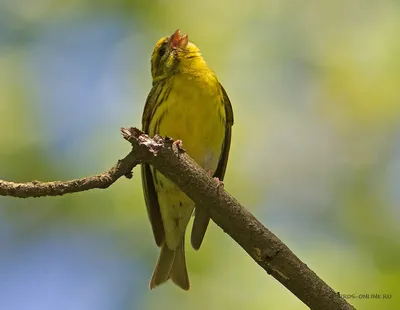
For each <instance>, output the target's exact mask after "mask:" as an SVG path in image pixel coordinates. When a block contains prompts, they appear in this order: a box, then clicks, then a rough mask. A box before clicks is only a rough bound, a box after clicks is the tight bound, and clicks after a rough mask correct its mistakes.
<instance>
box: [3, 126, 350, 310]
mask: <svg viewBox="0 0 400 310" xmlns="http://www.w3.org/2000/svg"><path fill="white" fill-rule="evenodd" d="M121 131H122V135H123V137H124V138H125V139H126V140H128V141H129V142H130V143H131V145H132V151H131V152H130V153H129V154H128V155H127V156H126V157H125V158H124V159H122V160H120V161H118V163H117V164H116V165H115V166H114V167H112V168H111V169H110V170H107V171H105V172H104V173H101V174H99V175H95V176H91V177H87V178H82V179H77V180H71V181H66V182H61V181H56V182H47V183H42V182H38V181H33V182H28V183H14V182H7V181H2V180H0V196H13V197H20V198H27V197H42V196H56V195H64V194H67V193H74V192H80V191H85V190H89V189H94V188H107V187H109V186H110V185H111V184H113V183H114V182H115V181H116V180H117V179H118V178H120V177H122V176H126V177H128V178H129V177H131V171H132V169H133V168H134V167H135V166H136V165H137V164H138V163H143V162H146V163H149V164H151V165H153V166H154V167H155V168H156V169H157V170H159V171H160V172H161V173H162V174H164V175H165V176H166V177H168V178H169V179H170V180H171V181H173V182H174V183H176V184H177V185H178V186H179V187H180V188H181V190H182V191H183V192H185V193H186V194H187V195H188V196H189V197H190V198H191V199H192V200H193V201H194V202H195V203H196V207H200V208H204V209H206V210H207V211H208V212H209V214H210V216H211V218H212V219H213V221H214V222H215V223H216V224H217V225H218V226H220V227H221V228H222V229H223V230H224V231H225V232H226V233H227V234H228V235H229V236H231V237H232V238H233V239H234V240H235V241H236V242H237V243H238V244H239V245H240V246H241V247H242V248H243V249H244V250H245V251H246V252H247V253H248V254H249V255H250V256H251V257H252V258H253V259H254V261H255V262H256V263H257V264H259V265H260V266H261V267H262V268H263V269H264V270H265V271H266V272H267V273H268V274H270V275H272V276H273V277H274V278H275V279H276V280H278V281H279V282H280V283H282V284H283V285H284V286H285V287H286V288H287V289H288V290H290V291H291V292H292V293H293V294H294V295H296V296H297V297H298V298H299V299H300V300H302V301H303V302H304V303H305V304H306V305H307V306H308V307H310V308H311V309H324V310H331V309H332V310H333V309H340V310H349V309H354V308H353V307H352V306H351V305H350V304H348V303H347V302H346V300H344V299H343V298H342V297H341V296H340V295H339V294H338V293H337V292H335V291H334V290H333V289H332V288H331V287H330V286H329V285H327V284H326V283H325V282H324V281H323V280H322V279H320V278H319V277H318V276H317V275H316V274H315V273H314V272H313V271H312V270H311V269H310V268H308V266H307V265H306V264H304V263H303V262H302V261H301V260H300V259H299V258H298V257H297V256H296V255H295V254H294V253H293V252H292V251H291V250H290V249H289V248H288V247H287V246H286V245H285V244H284V243H283V242H282V241H281V240H279V239H278V237H276V236H275V235H274V234H273V233H272V232H270V231H269V230H268V229H267V228H265V227H264V226H263V225H262V224H261V223H260V222H259V221H258V220H257V219H256V218H255V217H254V216H253V215H252V214H251V213H250V212H249V211H247V210H246V209H245V208H244V207H243V206H242V205H240V203H239V202H237V201H236V200H235V198H233V197H232V196H231V195H230V194H229V193H227V192H226V191H225V190H224V189H223V187H222V186H220V184H219V183H218V181H216V180H214V179H213V178H212V177H210V176H209V175H208V173H207V172H205V171H204V170H203V169H202V168H201V167H199V166H198V165H197V164H196V163H195V162H194V161H193V160H192V159H191V158H190V157H189V156H188V155H187V154H186V153H185V152H184V150H182V149H181V148H180V146H179V144H175V143H173V140H172V139H169V138H165V139H163V138H161V137H159V136H156V137H154V138H153V139H151V138H149V137H148V136H147V135H145V134H143V133H142V132H141V131H140V130H138V129H136V128H129V129H125V128H123V129H121Z"/></svg>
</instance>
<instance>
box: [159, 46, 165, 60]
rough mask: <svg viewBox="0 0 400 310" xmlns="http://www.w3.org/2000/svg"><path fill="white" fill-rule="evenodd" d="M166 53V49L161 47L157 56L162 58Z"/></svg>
mask: <svg viewBox="0 0 400 310" xmlns="http://www.w3.org/2000/svg"><path fill="white" fill-rule="evenodd" d="M166 51H167V47H166V46H161V47H160V49H159V50H158V56H160V57H163V56H164V55H165V52H166Z"/></svg>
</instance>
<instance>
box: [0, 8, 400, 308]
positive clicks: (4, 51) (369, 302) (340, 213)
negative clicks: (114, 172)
mask: <svg viewBox="0 0 400 310" xmlns="http://www.w3.org/2000/svg"><path fill="white" fill-rule="evenodd" d="M399 16H400V3H399V1H389V0H386V1H379V2H378V1H360V0H358V1H357V0H351V1H330V0H326V1H320V2H317V1H310V0H308V1H301V2H300V1H264V0H255V1H237V2H232V1H226V0H222V1H211V0H203V1H183V0H181V1H179V0H170V1H162V0H158V1H127V0H116V1H105V0H104V1H94V0H79V1H78V0H75V1H74V0H63V1H61V0H60V1H55V0H53V1H52V0H31V1H28V0H20V1H13V0H2V1H1V2H0V178H2V179H6V180H10V181H20V182H23V181H30V180H34V179H36V180H41V181H46V180H49V181H50V180H66V179H70V178H78V177H83V176H87V175H92V174H96V173H99V172H101V171H103V170H106V169H108V168H110V167H111V166H112V165H114V163H115V162H116V161H117V159H119V158H122V157H124V156H125V154H127V153H128V152H129V145H128V144H127V143H126V142H125V141H124V140H123V139H122V138H121V137H120V133H119V128H120V127H128V126H140V120H141V113H142V109H143V106H144V101H145V99H146V96H147V93H148V92H149V90H150V87H151V79H150V73H149V68H150V60H149V58H150V53H151V51H152V48H153V45H154V44H155V42H156V41H157V40H158V39H159V38H160V37H162V36H166V35H170V34H172V32H173V31H174V30H175V29H177V28H180V29H181V31H182V32H184V33H188V34H189V39H191V40H192V41H194V42H195V43H196V44H197V45H198V46H199V47H200V49H201V51H202V53H203V56H204V57H205V59H206V61H207V62H208V64H209V66H210V67H211V68H212V69H213V70H214V71H215V72H216V73H217V76H218V77H219V79H220V81H221V83H222V84H223V85H224V87H225V89H226V90H227V92H228V94H229V96H230V99H231V101H232V104H233V108H234V113H235V125H234V128H233V140H232V148H231V156H230V161H229V165H228V171H227V175H226V179H225V188H226V189H227V190H228V191H229V192H230V193H231V194H232V195H233V196H235V197H236V198H237V199H238V200H239V201H240V202H241V203H242V204H243V205H244V206H246V207H247V208H248V209H249V210H251V212H253V213H254V214H255V215H256V216H257V217H258V218H259V219H260V220H261V221H262V222H263V223H264V224H265V225H266V226H267V227H268V228H270V229H271V230H272V231H273V232H274V233H275V234H277V235H278V236H279V237H280V238H281V240H282V241H283V242H285V243H286V244H287V245H288V246H289V247H290V248H291V249H292V250H293V251H294V252H295V253H296V254H297V255H298V257H299V258H300V259H302V260H303V261H304V262H305V263H306V264H307V265H308V266H309V267H310V268H311V269H313V270H314V271H315V272H316V273H317V274H318V275H319V276H320V277H321V278H323V279H324V280H325V281H326V282H327V283H328V284H330V285H331V286H332V287H333V288H334V289H335V290H336V291H339V292H340V293H341V294H346V295H349V298H348V301H349V302H350V303H352V304H353V305H354V306H355V307H357V308H359V309H371V310H372V309H399V307H400V289H399V279H400V242H399V235H400V234H399V233H400V228H399V220H400V208H399V207H400V185H399V184H400V90H399V85H400V58H399V54H400V36H399V33H400V18H399ZM157 255H158V249H157V247H156V245H155V244H154V241H153V237H152V233H151V229H150V225H149V223H148V220H147V214H146V211H145V206H144V201H143V197H142V190H141V184H140V176H139V173H138V169H137V168H136V169H135V170H134V177H133V179H132V180H127V179H121V180H119V181H118V182H117V183H115V184H114V185H113V186H112V187H111V188H109V189H107V190H92V191H89V192H84V193H78V194H74V195H67V196H64V197H56V198H41V199H25V200H20V199H16V198H9V197H0V279H1V281H0V309H11V310H14V309H61V310H64V309H77V310H79V309H85V310H87V309H95V310H103V309H104V310H108V309H113V310H114V309H115V310H125V309H194V310H196V309H209V310H214V309H218V310H219V309H254V310H258V309H260V310H265V309H306V307H305V306H304V305H303V304H302V303H301V302H300V301H299V300H298V299H297V298H296V297H295V296H293V295H292V294H291V293H290V292H289V291H287V290H286V289H285V288H284V287H283V286H282V285H280V284H279V283H278V282H277V281H275V280H274V279H273V278H272V277H270V276H268V275H267V274H266V273H265V272H264V271H263V270H262V269H261V268H259V267H258V265H256V264H255V263H254V262H253V261H252V259H251V258H249V257H248V256H247V255H246V254H245V252H244V251H243V250H242V249H241V248H240V247H239V246H237V245H236V244H235V243H234V242H233V241H232V240H231V239H230V238H229V237H228V236H227V235H226V234H224V233H223V232H222V230H221V229H219V228H218V227H217V226H216V225H214V224H213V225H211V227H210V229H209V231H208V233H207V235H206V239H205V242H204V245H203V246H202V248H201V250H200V251H199V252H195V251H194V250H193V249H191V248H190V247H189V246H187V260H188V268H189V273H190V279H191V290H190V291H189V292H183V291H181V290H179V289H177V288H176V287H175V286H173V285H172V284H171V283H168V284H166V285H163V286H161V287H159V288H157V289H156V290H154V291H151V292H150V291H149V290H148V281H149V279H150V276H151V273H152V269H153V267H154V264H155V262H156V259H157ZM366 294H370V295H372V294H381V295H380V296H381V298H380V299H373V298H371V297H370V298H367V296H365V295H366ZM383 294H387V295H390V297H391V298H390V299H383ZM352 295H354V297H356V298H352Z"/></svg>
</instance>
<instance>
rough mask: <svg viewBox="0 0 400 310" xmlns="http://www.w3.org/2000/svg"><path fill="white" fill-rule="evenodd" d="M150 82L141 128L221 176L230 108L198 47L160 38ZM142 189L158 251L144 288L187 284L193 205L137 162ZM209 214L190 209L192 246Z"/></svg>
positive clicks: (195, 245)
mask: <svg viewBox="0 0 400 310" xmlns="http://www.w3.org/2000/svg"><path fill="white" fill-rule="evenodd" d="M151 75H152V78H153V87H152V89H151V91H150V93H149V95H148V97H147V100H146V105H145V108H144V112H143V118H142V125H143V131H144V132H145V133H147V134H149V135H150V136H151V137H153V136H154V135H155V134H160V135H162V136H169V137H172V138H173V139H175V140H177V139H179V140H182V141H183V147H184V149H185V150H186V152H187V153H188V155H189V156H191V157H192V158H193V159H194V160H195V161H196V162H197V163H198V164H199V165H200V166H201V167H202V168H204V169H205V170H206V171H213V172H214V177H217V178H219V179H220V180H221V181H222V180H223V178H224V174H225V169H226V165H227V162H228V155H229V148H230V143H231V127H232V125H233V111H232V107H231V103H230V101H229V99H228V95H227V94H226V92H225V90H224V88H223V87H222V86H221V84H220V83H219V82H218V79H217V77H216V76H215V74H214V72H213V71H211V70H210V69H209V68H208V66H207V64H206V62H205V61H204V59H203V57H202V56H201V54H200V50H199V49H198V48H197V46H196V45H194V44H193V43H192V42H189V39H188V36H187V35H186V34H185V35H183V36H181V34H180V31H179V30H176V31H175V32H174V33H173V34H172V35H171V36H169V37H165V38H162V39H160V40H159V41H158V42H157V44H156V45H155V47H154V50H153V54H152V56H151ZM142 183H143V192H144V197H145V201H146V206H147V211H148V215H149V219H150V222H151V225H152V229H153V234H154V238H155V241H156V243H157V245H158V246H159V247H161V251H160V256H159V259H158V262H157V264H156V266H155V269H154V272H153V276H152V278H151V281H150V289H153V288H154V287H156V286H157V285H160V284H162V283H164V282H166V281H167V280H168V279H171V280H172V281H173V282H174V283H175V284H176V285H178V286H179V287H181V288H182V289H184V290H188V289H189V286H190V284H189V277H188V273H187V268H186V259H185V250H184V240H185V231H186V227H187V225H188V223H189V220H190V216H191V215H192V213H193V209H194V207H195V205H194V203H193V201H192V200H191V199H190V198H189V197H187V196H186V195H185V194H184V193H183V192H182V191H181V190H180V189H179V187H177V186H176V185H175V184H174V183H172V182H171V181H170V180H168V179H167V178H166V177H164V176H163V175H162V174H161V173H160V172H158V171H157V170H155V169H154V168H153V167H151V166H149V165H147V164H144V165H142ZM209 221H210V218H209V216H208V214H207V212H206V211H204V210H200V209H196V212H195V218H194V222H193V227H192V236H191V243H192V246H193V248H194V249H196V250H198V249H199V248H200V245H201V243H202V241H203V237H204V234H205V232H206V229H207V226H208V223H209Z"/></svg>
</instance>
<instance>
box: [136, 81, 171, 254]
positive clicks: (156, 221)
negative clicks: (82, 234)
mask: <svg viewBox="0 0 400 310" xmlns="http://www.w3.org/2000/svg"><path fill="white" fill-rule="evenodd" d="M162 87H163V83H161V82H160V83H157V84H156V85H154V86H153V88H152V89H151V91H150V93H149V95H148V97H147V100H146V105H145V107H144V112H143V116H142V130H143V131H144V132H145V133H147V134H148V133H149V125H150V120H151V117H152V116H153V114H154V110H155V108H156V105H157V98H158V97H159V95H160V93H161V92H162ZM141 171H142V186H143V193H144V200H145V202H146V207H147V214H148V216H149V219H150V223H151V227H152V229H153V235H154V239H155V241H156V244H157V245H158V246H162V244H163V243H164V240H165V235H164V225H163V222H162V218H161V213H160V205H159V203H158V198H157V192H156V190H155V187H154V181H153V175H152V173H151V170H150V166H149V165H148V164H142V165H141Z"/></svg>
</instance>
